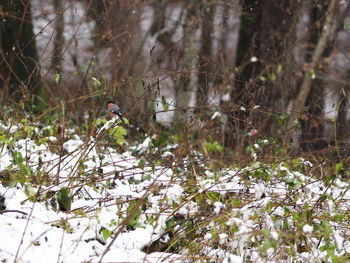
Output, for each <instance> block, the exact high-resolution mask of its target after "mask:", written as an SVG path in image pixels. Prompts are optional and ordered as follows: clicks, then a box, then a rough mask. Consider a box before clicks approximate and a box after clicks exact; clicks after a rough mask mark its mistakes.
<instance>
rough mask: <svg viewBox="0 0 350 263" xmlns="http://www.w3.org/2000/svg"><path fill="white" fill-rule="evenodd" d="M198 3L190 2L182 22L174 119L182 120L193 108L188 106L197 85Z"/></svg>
mask: <svg viewBox="0 0 350 263" xmlns="http://www.w3.org/2000/svg"><path fill="white" fill-rule="evenodd" d="M199 11H200V10H198V5H196V4H191V5H189V7H188V9H187V14H186V19H185V22H184V33H183V34H184V37H183V55H182V58H181V62H180V70H181V76H180V81H179V85H178V88H177V90H176V107H177V111H176V119H177V120H180V121H183V120H185V119H187V118H188V117H191V115H192V113H193V110H189V107H190V106H191V103H192V105H194V104H195V99H196V98H195V96H196V92H197V86H198V52H199V41H198V40H199V39H198V35H197V29H198V20H199Z"/></svg>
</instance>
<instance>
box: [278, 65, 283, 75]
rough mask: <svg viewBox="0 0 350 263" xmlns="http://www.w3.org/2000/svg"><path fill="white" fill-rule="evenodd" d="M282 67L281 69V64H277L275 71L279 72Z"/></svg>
mask: <svg viewBox="0 0 350 263" xmlns="http://www.w3.org/2000/svg"><path fill="white" fill-rule="evenodd" d="M282 69H283V66H282V65H281V64H278V66H277V73H281V71H282Z"/></svg>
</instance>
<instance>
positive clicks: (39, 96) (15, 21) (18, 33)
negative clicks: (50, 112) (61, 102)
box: [0, 0, 45, 110]
mask: <svg viewBox="0 0 350 263" xmlns="http://www.w3.org/2000/svg"><path fill="white" fill-rule="evenodd" d="M0 8H2V11H3V12H2V16H3V17H1V19H2V21H3V22H2V23H1V26H0V40H1V42H0V57H1V59H0V73H1V79H0V81H1V83H0V86H1V87H2V89H3V91H2V92H3V94H4V95H5V96H11V97H12V98H14V99H15V101H17V102H19V101H21V100H22V101H28V99H29V98H30V96H31V95H33V96H34V108H35V109H37V110H41V109H42V108H43V107H44V105H45V103H44V97H45V95H44V84H43V82H42V80H41V75H40V66H39V64H38V54H37V49H36V42H35V36H34V33H33V24H32V16H31V6H30V1H29V0H26V1H10V0H6V1H3V2H2V4H1V6H0ZM30 104H31V105H33V104H32V103H30Z"/></svg>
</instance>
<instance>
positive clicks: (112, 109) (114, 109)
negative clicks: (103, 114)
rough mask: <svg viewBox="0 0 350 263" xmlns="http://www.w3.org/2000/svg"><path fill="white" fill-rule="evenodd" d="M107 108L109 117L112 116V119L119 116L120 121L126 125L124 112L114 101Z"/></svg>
mask: <svg viewBox="0 0 350 263" xmlns="http://www.w3.org/2000/svg"><path fill="white" fill-rule="evenodd" d="M107 107H108V114H109V116H111V117H114V116H118V117H119V119H121V121H122V122H123V123H125V122H124V116H123V112H122V111H121V110H120V108H119V106H118V105H117V104H115V103H114V102H113V101H109V102H108V104H107Z"/></svg>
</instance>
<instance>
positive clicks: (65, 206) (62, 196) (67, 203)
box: [57, 188, 72, 211]
mask: <svg viewBox="0 0 350 263" xmlns="http://www.w3.org/2000/svg"><path fill="white" fill-rule="evenodd" d="M57 202H58V204H59V208H60V210H61V211H69V210H70V209H71V205H72V198H71V196H70V191H69V189H67V188H62V189H61V190H60V191H59V192H58V194H57Z"/></svg>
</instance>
